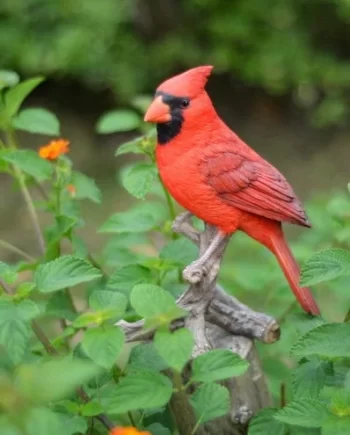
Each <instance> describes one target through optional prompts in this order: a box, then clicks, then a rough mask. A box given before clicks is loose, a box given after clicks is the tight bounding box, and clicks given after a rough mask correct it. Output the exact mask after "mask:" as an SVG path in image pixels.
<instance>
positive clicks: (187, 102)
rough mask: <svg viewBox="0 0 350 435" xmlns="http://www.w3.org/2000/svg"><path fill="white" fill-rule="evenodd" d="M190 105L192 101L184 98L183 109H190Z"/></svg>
mask: <svg viewBox="0 0 350 435" xmlns="http://www.w3.org/2000/svg"><path fill="white" fill-rule="evenodd" d="M189 105H190V100H189V99H188V98H184V99H183V100H182V101H181V107H188V106H189Z"/></svg>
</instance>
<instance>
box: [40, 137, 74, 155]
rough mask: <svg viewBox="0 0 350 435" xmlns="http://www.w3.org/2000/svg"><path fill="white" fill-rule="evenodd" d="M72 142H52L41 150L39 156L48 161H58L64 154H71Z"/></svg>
mask: <svg viewBox="0 0 350 435" xmlns="http://www.w3.org/2000/svg"><path fill="white" fill-rule="evenodd" d="M69 145H70V142H69V141H68V140H65V139H57V140H52V141H51V142H50V143H49V144H48V145H45V146H43V147H41V148H40V149H39V156H40V157H41V158H42V159H46V160H56V159H57V158H58V157H59V156H61V155H62V154H67V153H68V152H69Z"/></svg>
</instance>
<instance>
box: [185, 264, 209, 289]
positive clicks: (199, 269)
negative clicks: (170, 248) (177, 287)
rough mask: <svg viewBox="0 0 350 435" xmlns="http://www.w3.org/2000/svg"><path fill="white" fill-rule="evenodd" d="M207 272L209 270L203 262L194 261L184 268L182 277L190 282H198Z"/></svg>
mask: <svg viewBox="0 0 350 435" xmlns="http://www.w3.org/2000/svg"><path fill="white" fill-rule="evenodd" d="M207 273H208V271H207V269H206V267H205V265H204V264H203V263H201V262H199V261H194V262H193V263H191V264H190V265H189V266H187V267H186V268H185V269H184V270H183V272H182V277H183V279H184V280H185V281H187V282H189V283H190V284H198V283H199V282H200V281H202V279H203V277H204V276H206V275H207Z"/></svg>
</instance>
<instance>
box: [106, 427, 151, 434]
mask: <svg viewBox="0 0 350 435" xmlns="http://www.w3.org/2000/svg"><path fill="white" fill-rule="evenodd" d="M109 435H151V433H150V432H140V431H139V430H137V429H136V427H132V426H129V427H115V428H114V429H112V430H111V431H110V432H109Z"/></svg>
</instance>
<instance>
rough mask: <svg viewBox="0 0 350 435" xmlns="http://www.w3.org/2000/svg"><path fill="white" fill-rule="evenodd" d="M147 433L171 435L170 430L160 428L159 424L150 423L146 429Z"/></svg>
mask: <svg viewBox="0 0 350 435" xmlns="http://www.w3.org/2000/svg"><path fill="white" fill-rule="evenodd" d="M146 430H147V432H150V433H151V434H152V435H171V432H170V430H169V429H168V428H167V427H164V426H162V425H161V424H160V423H152V424H151V425H150V426H147V427H146Z"/></svg>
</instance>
